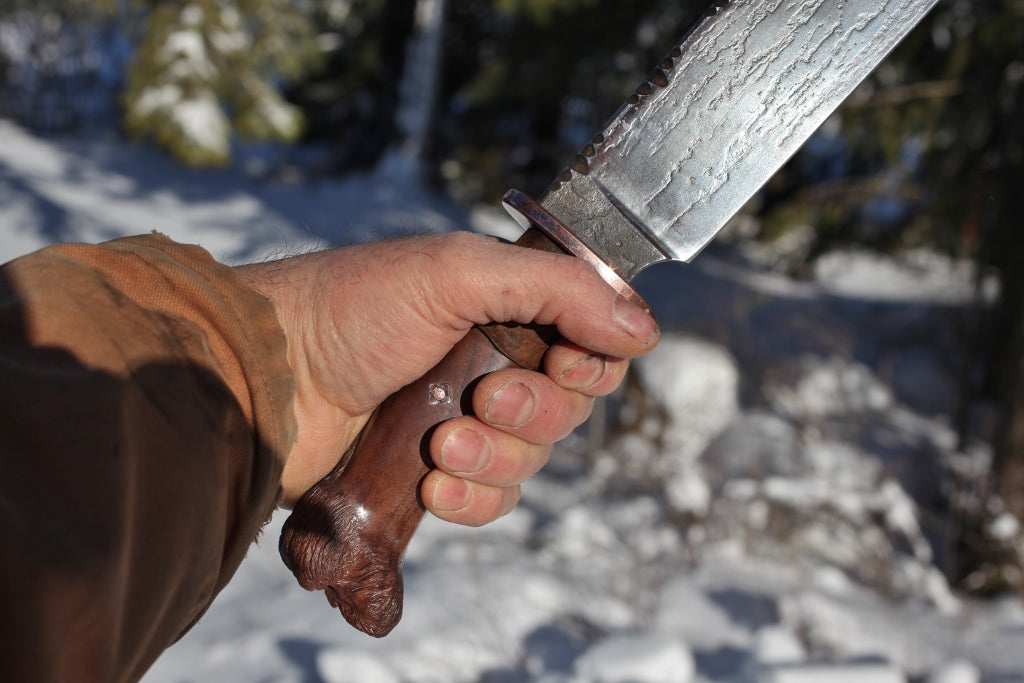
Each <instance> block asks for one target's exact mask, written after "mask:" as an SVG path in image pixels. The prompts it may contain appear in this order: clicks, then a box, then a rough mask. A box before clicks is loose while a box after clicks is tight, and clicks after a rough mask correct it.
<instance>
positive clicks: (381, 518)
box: [280, 228, 561, 637]
mask: <svg viewBox="0 0 1024 683" xmlns="http://www.w3.org/2000/svg"><path fill="white" fill-rule="evenodd" d="M516 244H519V245H520V246H525V247H529V248H533V249H543V250H546V251H561V249H560V247H558V246H557V245H556V244H555V243H554V242H553V241H552V240H551V239H550V238H549V237H547V236H546V235H545V234H544V233H543V232H541V231H539V230H537V229H536V228H531V229H530V230H528V231H527V232H526V233H524V235H523V237H522V238H520V240H519V241H518V242H517V243H516ZM556 338H557V332H556V331H555V330H554V328H551V327H541V326H520V325H487V326H479V327H475V328H473V329H472V330H471V331H470V332H469V334H467V335H466V337H465V338H463V340H462V341H461V342H459V344H458V345H456V346H455V347H454V348H453V349H452V350H451V351H450V352H449V353H448V355H447V356H445V358H444V359H443V360H442V361H441V362H440V363H439V364H438V365H437V366H436V367H435V368H434V369H433V370H431V371H430V372H428V373H427V374H426V375H424V376H423V377H422V378H421V379H419V380H418V381H416V382H414V383H413V384H410V385H408V386H406V387H405V388H403V389H401V390H399V391H398V392H397V393H395V394H393V395H392V396H391V397H389V398H388V399H387V400H386V401H385V402H384V403H382V404H381V405H380V407H379V408H378V409H377V411H376V412H375V413H374V415H373V417H372V418H371V419H370V422H369V423H368V424H367V426H366V427H365V428H364V430H363V432H362V433H361V434H360V436H359V438H358V439H357V440H356V443H355V445H354V446H353V447H352V448H351V449H350V450H349V452H348V453H346V454H345V455H344V456H343V457H342V459H341V460H340V461H339V463H338V465H337V466H335V468H334V469H333V470H332V471H331V472H330V473H329V474H328V475H327V476H325V477H324V478H323V479H321V480H320V481H319V482H317V483H316V484H315V485H314V486H313V487H312V488H311V489H310V490H309V491H307V492H306V494H305V495H304V496H303V497H302V498H300V499H299V501H298V503H296V505H295V508H294V510H293V511H292V513H291V515H290V516H289V518H288V519H287V521H286V522H285V525H284V529H283V531H282V533H281V541H280V551H281V556H282V557H283V558H284V561H285V564H287V565H288V567H289V569H291V571H292V573H294V574H295V577H296V578H297V579H298V581H299V584H300V585H302V586H303V587H304V588H306V589H307V590H323V591H324V592H325V593H326V595H327V600H328V601H329V602H330V603H331V605H333V606H334V607H337V608H338V609H340V610H341V613H342V615H344V617H345V619H346V620H347V621H348V622H349V623H350V624H352V625H353V626H355V627H356V628H357V629H359V630H361V631H363V632H365V633H368V634H370V635H372V636H376V637H382V636H385V635H387V634H388V633H389V632H390V631H391V629H393V628H394V627H395V626H396V625H397V624H398V621H399V620H400V619H401V616H402V573H401V571H402V559H403V556H404V555H405V549H406V547H407V546H408V544H409V541H410V539H411V538H412V535H413V532H415V530H416V527H417V526H418V525H419V522H420V520H421V519H422V517H423V512H424V508H423V505H422V503H421V502H420V498H419V486H420V483H421V482H422V480H423V477H424V476H425V475H426V474H427V472H429V471H430V469H431V468H432V467H433V463H432V462H431V461H430V456H429V454H428V452H427V446H428V444H429V441H430V435H431V433H432V431H433V429H434V428H435V427H436V426H437V425H438V424H440V423H441V422H443V421H445V420H448V419H450V418H452V417H456V416H458V415H464V414H467V413H469V412H471V411H472V407H471V398H472V390H473V387H474V385H475V383H476V382H477V380H479V379H480V378H481V377H483V376H484V375H486V374H488V373H491V372H494V371H495V370H500V369H503V368H509V367H514V366H519V367H524V368H528V369H531V370H537V369H539V368H540V366H541V363H542V360H543V357H544V354H545V353H546V351H547V349H548V347H549V346H550V344H551V343H552V342H553V341H554V340H555V339H556Z"/></svg>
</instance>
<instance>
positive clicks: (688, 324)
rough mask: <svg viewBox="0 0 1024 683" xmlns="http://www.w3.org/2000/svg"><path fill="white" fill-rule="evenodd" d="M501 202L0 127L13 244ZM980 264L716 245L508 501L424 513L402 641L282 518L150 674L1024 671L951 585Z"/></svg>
mask: <svg viewBox="0 0 1024 683" xmlns="http://www.w3.org/2000/svg"><path fill="white" fill-rule="evenodd" d="M252 169H256V171H258V172H255V171H253V170H252ZM499 215H500V212H499V211H496V210H494V209H492V208H490V207H480V208H476V209H473V210H472V211H463V210H462V209H460V208H458V207H455V206H453V205H451V204H450V203H448V202H446V201H445V200H443V199H441V198H439V197H437V196H435V195H434V194H432V193H430V192H429V191H426V190H425V189H423V188H422V187H420V186H418V185H416V184H415V183H414V182H412V181H411V180H410V178H409V177H407V176H403V175H401V174H397V175H395V176H389V175H388V174H386V173H381V174H376V175H374V174H370V175H362V176H355V177H350V178H346V179H336V178H316V177H308V176H305V175H303V172H302V170H301V169H296V168H292V167H290V166H289V165H288V163H287V160H286V159H282V158H277V157H274V156H273V155H272V154H262V155H259V156H256V155H255V154H254V153H252V154H251V155H250V156H248V157H247V156H246V155H245V154H242V155H241V157H240V161H239V162H238V164H237V165H236V167H234V168H230V169H225V170H219V171H187V170H185V169H183V168H181V167H179V166H177V165H175V164H173V163H172V162H170V161H168V160H166V159H165V158H164V157H162V156H161V155H159V154H157V153H154V152H153V151H152V150H151V149H150V148H148V147H146V146H131V145H127V144H125V143H123V142H121V141H120V140H118V139H117V138H116V137H103V136H99V137H93V138H85V137H66V138H54V139H42V138H39V137H36V136H33V135H31V134H29V133H27V132H25V131H24V130H22V129H20V128H18V127H17V126H14V125H13V124H10V123H8V122H5V121H0V235H2V239H0V257H2V258H3V259H4V260H8V259H11V258H14V257H16V256H18V255H20V254H23V253H26V252H28V251H31V250H34V249H37V248H40V247H43V246H45V245H46V244H50V243H53V242H58V241H70V240H85V241H96V240H104V239H110V238H113V237H117V236H120V235H127V234H136V233H142V232H147V231H149V230H153V229H156V230H160V231H161V232H165V233H167V234H168V235H170V236H171V237H173V238H175V239H178V240H181V241H185V242H193V243H200V244H202V245H204V246H206V247H207V248H208V249H210V250H211V251H212V252H213V253H214V255H215V256H217V257H218V258H221V259H223V260H226V261H228V262H232V263H237V262H242V261H246V260H251V259H254V258H262V257H266V256H271V255H275V256H276V255H282V254H287V253H299V252H302V251H304V250H308V249H311V248H315V247H316V246H317V245H323V244H329V245H332V244H340V243H350V242H357V241H364V240H368V239H374V238H378V237H386V236H392V235H399V234H406V233H411V232H421V231H424V230H429V231H436V232H443V231H449V230H454V229H459V228H463V227H474V228H475V229H480V230H486V231H488V232H492V233H500V234H503V235H504V236H506V237H508V236H511V234H512V232H513V230H514V229H513V228H511V227H510V225H511V222H510V221H507V220H504V219H499V218H498V216H499ZM959 272H961V271H960V266H956V265H955V264H949V263H946V262H943V261H941V260H938V259H935V258H934V257H931V256H929V257H924V256H918V257H915V258H914V259H913V261H912V262H910V261H906V260H904V261H895V260H879V259H877V257H870V258H869V257H868V256H866V255H858V256H856V257H855V258H851V259H843V258H841V257H836V260H835V261H834V262H832V261H826V262H824V263H823V264H822V265H821V266H820V268H819V272H818V279H817V280H816V281H813V282H801V283H798V282H793V281H791V280H789V279H787V278H785V277H783V276H781V275H778V274H775V273H772V272H769V271H766V270H761V269H759V268H757V267H753V266H750V265H749V264H745V263H744V262H743V261H742V260H738V259H731V258H729V255H728V253H727V252H719V251H716V249H714V248H712V249H710V250H708V252H706V253H705V254H704V255H702V256H701V257H700V258H698V259H697V260H696V261H695V262H694V264H692V265H690V266H687V267H685V268H684V267H667V269H663V270H657V271H656V272H651V273H650V274H645V276H644V277H643V278H641V280H642V282H640V283H639V286H641V288H642V290H643V291H644V294H645V296H647V298H648V299H649V300H650V301H651V303H652V305H653V307H654V309H655V310H656V311H657V312H658V314H659V317H660V319H661V322H662V326H663V329H664V332H665V338H664V341H663V343H662V345H661V347H660V349H659V350H658V351H657V352H655V353H654V354H651V355H650V356H649V357H647V358H645V359H642V360H640V361H638V362H637V363H635V364H634V373H633V374H632V376H631V377H630V380H629V382H627V385H626V387H624V389H623V390H622V391H620V392H619V393H617V394H616V395H615V396H614V397H612V398H610V399H608V400H607V402H606V403H604V404H603V408H604V410H605V411H606V414H607V415H608V420H607V422H606V423H605V422H600V421H595V423H594V424H592V425H590V426H589V427H584V428H582V429H581V430H579V431H578V432H577V433H576V434H574V435H572V436H571V437H570V438H569V439H567V440H566V441H565V442H563V443H562V444H560V446H559V447H558V449H557V450H556V453H555V455H554V456H553V458H552V462H551V464H550V465H549V466H548V467H547V468H546V469H545V470H544V471H543V472H542V473H541V474H539V475H538V476H537V477H535V478H534V479H533V480H531V481H530V482H528V483H527V485H526V486H525V487H524V489H523V500H522V503H521V504H520V506H519V507H518V508H517V509H516V510H515V511H513V512H512V513H511V514H510V515H508V516H507V517H505V518H503V519H501V520H499V521H498V522H496V523H494V524H491V525H488V526H487V527H484V528H482V529H468V528H462V527H457V526H453V525H448V524H445V523H443V522H440V521H439V520H436V519H433V518H429V517H428V518H427V519H426V520H424V523H423V524H422V526H421V528H420V530H419V531H418V533H417V535H416V537H415V538H414V540H413V542H412V544H411V546H410V548H409V551H408V554H407V558H406V569H405V577H406V605H405V616H404V618H403V621H402V622H401V623H400V624H399V626H398V627H397V628H396V629H395V631H394V632H393V633H392V634H391V635H389V636H388V637H387V638H385V639H382V640H374V639H371V638H369V637H367V636H364V635H362V634H360V633H358V632H356V631H354V630H353V629H351V628H350V627H349V626H348V625H347V624H345V623H344V621H343V620H342V619H341V617H340V616H339V615H338V614H337V613H336V611H334V610H332V609H331V608H330V607H329V605H328V604H327V602H326V600H325V599H324V597H323V596H322V595H320V594H313V593H307V592H305V591H303V590H302V589H301V588H299V587H298V585H297V584H296V583H295V582H294V579H293V578H292V577H291V575H290V574H289V572H288V571H287V569H286V568H285V567H284V565H283V564H282V563H281V561H280V559H279V558H278V556H277V551H276V540H277V535H278V533H279V530H280V527H281V524H282V523H283V520H284V515H283V514H279V515H276V516H275V517H274V519H273V520H272V522H271V523H270V525H269V526H268V528H267V529H266V530H265V531H264V534H263V536H262V538H261V540H260V542H259V543H258V544H256V545H254V546H253V548H252V550H251V552H250V554H249V557H248V558H247V559H246V561H245V562H244V563H243V565H242V568H241V569H240V570H239V572H238V574H237V575H236V577H235V578H234V580H233V581H232V582H231V583H230V584H229V586H228V587H227V588H226V589H225V590H224V592H223V593H222V594H221V595H220V596H219V597H218V598H217V601H216V602H215V603H214V605H213V607H212V609H211V610H210V611H209V613H208V614H207V615H206V616H205V617H204V618H203V619H202V620H201V621H200V622H199V624H198V625H197V626H196V627H195V628H194V629H193V630H192V631H191V632H190V633H189V634H188V635H186V636H185V638H184V639H182V640H181V641H180V642H179V643H178V644H176V645H175V646H173V647H172V648H170V649H169V650H168V651H167V652H166V653H165V654H164V656H163V657H162V658H161V659H160V660H159V661H158V662H157V663H156V665H155V666H154V667H153V669H152V670H151V671H150V672H149V673H148V675H147V676H146V677H145V679H144V681H145V682H146V683H180V682H182V681H218V682H222V683H242V682H243V681H244V682H250V681H275V682H280V683H306V682H311V681H314V682H315V681H326V682H328V683H335V682H337V683H356V682H359V683H363V682H368V683H397V682H402V683H434V682H436V683H459V682H462V681H465V682H467V683H472V682H479V683H499V682H500V683H516V682H522V681H535V682H538V683H599V682H616V683H627V682H629V683H648V682H652V683H653V682H659V683H661V682H666V683H667V682H673V683H676V682H678V683H706V682H709V681H720V682H723V683H768V682H776V683H803V682H804V681H814V682H816V683H842V682H845V681H857V683H872V682H875V681H877V682H879V683H889V682H900V683H903V682H909V681H927V682H928V683H980V681H998V682H999V683H1008V682H1011V681H1024V648H1021V647H1020V645H1019V641H1020V634H1021V633H1022V632H1024V604H1022V603H1021V601H1020V600H1018V599H1016V598H1012V597H1002V598H1000V599H996V600H992V601H989V602H978V601H975V600H971V599H969V598H967V597H965V596H962V595H958V594H956V593H954V592H953V591H952V590H950V588H949V586H948V585H947V584H946V582H945V580H944V579H943V578H942V575H941V573H940V572H939V571H938V563H939V562H940V561H941V557H940V554H939V553H938V552H937V551H938V550H939V549H940V548H939V546H937V545H936V543H935V538H936V533H937V532H941V524H940V525H939V527H938V528H936V526H935V519H934V515H935V512H936V511H935V510H926V509H924V508H923V507H922V506H923V505H924V504H925V502H926V501H929V500H934V499H938V498H941V497H942V496H941V495H940V494H941V493H942V492H943V491H944V490H945V489H944V488H943V487H944V486H946V485H947V483H948V477H949V473H950V472H952V471H955V472H959V473H960V475H961V476H971V475H972V473H977V472H979V471H983V469H984V463H985V462H987V458H988V457H989V454H988V452H987V449H986V447H985V445H984V444H974V445H972V446H971V448H969V449H966V450H965V451H963V452H958V451H957V450H956V438H955V434H954V433H953V430H952V427H951V426H950V424H951V420H950V417H949V416H950V405H951V399H950V397H948V396H945V395H944V394H943V392H944V391H947V390H948V387H949V386H950V384H948V378H949V376H950V375H949V372H950V371H951V369H950V368H949V367H948V364H947V363H946V362H945V360H946V359H947V357H949V356H951V353H952V352H951V351H950V349H951V348H952V347H951V346H950V344H951V342H950V340H949V338H948V337H947V336H946V334H945V332H944V330H945V329H946V324H947V323H949V322H950V321H951V320H955V315H956V311H957V308H956V306H955V304H956V303H957V302H963V301H967V300H969V299H970V297H971V296H973V290H972V287H973V285H972V283H971V278H970V277H967V276H963V277H961V276H960V275H955V274H956V273H959ZM954 275H955V276H954ZM904 372H909V373H911V376H912V378H913V379H912V380H908V378H907V376H906V375H904V374H902V373H904ZM922 385H923V386H922ZM939 521H941V520H939ZM992 531H993V533H994V534H998V535H1001V536H1004V537H1014V536H1015V535H1016V534H1017V533H1018V531H1019V529H1018V526H1017V525H1015V523H1014V521H1013V520H1012V519H1010V518H1006V519H1004V518H998V519H997V520H996V522H995V524H994V525H993V530H992ZM940 535H941V534H940Z"/></svg>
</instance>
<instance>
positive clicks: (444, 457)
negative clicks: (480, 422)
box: [441, 429, 491, 474]
mask: <svg viewBox="0 0 1024 683" xmlns="http://www.w3.org/2000/svg"><path fill="white" fill-rule="evenodd" d="M490 452H491V448H490V445H489V444H488V443H487V440H486V439H484V437H482V436H481V435H480V433H479V432H477V431H475V430H473V429H456V430H455V431H454V432H452V433H451V434H449V435H448V436H447V437H445V440H444V443H442V444H441V465H442V466H443V467H444V469H445V471H447V472H451V473H452V474H472V473H474V472H479V471H480V470H482V469H483V468H484V465H486V464H487V459H488V456H489V455H490Z"/></svg>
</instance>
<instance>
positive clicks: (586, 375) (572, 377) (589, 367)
mask: <svg viewBox="0 0 1024 683" xmlns="http://www.w3.org/2000/svg"><path fill="white" fill-rule="evenodd" d="M604 369H605V359H604V356H598V355H589V356H587V357H586V358H584V359H583V360H581V361H580V362H578V363H576V365H573V366H572V367H570V368H568V369H566V370H565V371H564V372H563V373H562V374H561V375H559V376H558V384H559V386H563V387H565V388H566V389H588V388H590V387H592V386H594V384H596V383H597V381H598V380H599V379H601V377H602V376H603V375H604Z"/></svg>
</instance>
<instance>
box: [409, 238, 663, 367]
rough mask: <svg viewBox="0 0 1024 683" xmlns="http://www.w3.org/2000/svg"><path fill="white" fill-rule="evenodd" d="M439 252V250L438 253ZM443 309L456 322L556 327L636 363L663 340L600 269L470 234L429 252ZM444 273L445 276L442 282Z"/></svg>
mask: <svg viewBox="0 0 1024 683" xmlns="http://www.w3.org/2000/svg"><path fill="white" fill-rule="evenodd" d="M435 250H436V251H435ZM428 251H430V252H433V255H432V257H431V259H430V260H431V261H432V262H433V264H432V268H431V270H432V274H431V275H421V277H425V278H426V279H428V280H433V282H432V285H433V286H428V284H427V282H424V283H423V284H424V289H425V290H426V291H431V290H433V291H434V292H435V293H437V294H439V296H438V297H437V298H435V299H434V301H435V304H434V305H436V306H440V307H443V308H444V314H445V315H447V316H449V317H450V318H452V324H453V325H455V326H458V327H465V328H467V329H468V328H469V327H471V326H472V325H474V324H487V323H490V322H517V323H522V324H526V323H530V322H535V323H539V324H542V325H555V326H556V327H557V328H558V330H559V332H560V333H561V334H562V336H563V337H565V338H566V339H568V340H569V341H572V342H574V343H575V344H578V345H580V346H582V347H584V348H586V349H589V350H591V351H596V352H598V353H602V354H606V355H611V356H618V357H622V358H632V357H635V356H639V355H642V354H644V353H647V352H648V351H650V350H651V349H653V348H654V346H655V345H656V344H657V342H658V336H659V330H658V324H657V322H656V321H655V320H654V318H653V317H651V316H650V315H649V314H648V313H647V312H645V311H644V310H642V309H641V308H640V307H638V306H636V305H635V304H633V303H630V302H629V301H627V300H625V299H623V298H622V297H621V296H619V294H618V293H617V292H616V291H615V290H614V289H613V288H612V287H611V286H610V285H609V284H608V283H606V282H605V281H604V280H603V279H602V278H601V276H600V275H599V274H598V272H597V271H596V269H594V268H593V267H592V266H591V265H589V264H587V263H586V262H584V261H582V260H580V259H578V258H576V257H574V256H569V255H566V254H555V253H549V252H544V251H538V250H534V249H527V248H524V247H519V246H515V245H510V244H506V243H503V242H500V241H498V240H496V239H494V238H489V237H484V236H481V235H474V234H471V233H452V234H449V235H444V236H441V237H440V238H439V239H438V240H437V243H436V244H435V245H432V246H431V247H428ZM438 273H443V274H444V276H443V278H442V279H441V280H437V279H436V278H437V276H438Z"/></svg>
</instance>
